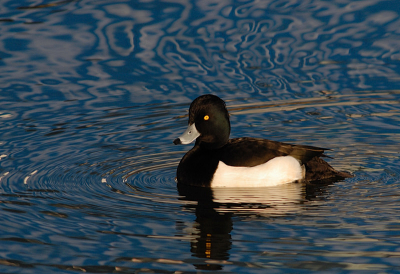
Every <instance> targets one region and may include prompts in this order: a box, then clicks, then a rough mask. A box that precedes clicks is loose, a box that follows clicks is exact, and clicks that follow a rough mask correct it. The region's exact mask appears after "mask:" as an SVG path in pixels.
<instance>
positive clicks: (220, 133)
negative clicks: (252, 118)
mask: <svg viewBox="0 0 400 274" xmlns="http://www.w3.org/2000/svg"><path fill="white" fill-rule="evenodd" d="M230 132H231V125H230V122H229V114H228V110H227V109H226V107H225V102H224V101H223V100H222V99H221V98H219V97H218V96H215V95H212V94H207V95H202V96H200V97H198V98H196V99H195V100H194V101H193V102H192V104H191V105H190V108H189V126H188V128H187V129H186V131H185V132H184V133H183V134H182V136H180V137H179V138H177V139H175V141H174V144H176V145H177V144H189V143H191V142H192V141H194V140H195V139H196V145H200V146H202V147H205V148H209V149H216V148H220V147H222V146H223V145H225V144H226V142H228V140H229V134H230Z"/></svg>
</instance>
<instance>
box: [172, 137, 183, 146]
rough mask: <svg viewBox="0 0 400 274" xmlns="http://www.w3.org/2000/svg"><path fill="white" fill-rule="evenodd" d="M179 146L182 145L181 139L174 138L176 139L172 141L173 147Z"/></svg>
mask: <svg viewBox="0 0 400 274" xmlns="http://www.w3.org/2000/svg"><path fill="white" fill-rule="evenodd" d="M180 144H182V142H181V139H179V138H176V139H175V140H174V145H180Z"/></svg>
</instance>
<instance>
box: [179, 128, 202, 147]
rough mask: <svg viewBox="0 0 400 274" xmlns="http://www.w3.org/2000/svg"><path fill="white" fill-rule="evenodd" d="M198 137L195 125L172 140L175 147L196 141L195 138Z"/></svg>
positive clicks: (198, 133)
mask: <svg viewBox="0 0 400 274" xmlns="http://www.w3.org/2000/svg"><path fill="white" fill-rule="evenodd" d="M199 136H200V132H198V131H197V129H196V126H195V124H194V123H193V124H191V125H189V126H188V128H187V129H186V130H185V132H184V133H183V134H182V135H181V136H179V138H176V139H175V140H174V144H175V145H179V144H182V145H187V144H190V143H191V142H193V141H194V140H196V138H197V137H199Z"/></svg>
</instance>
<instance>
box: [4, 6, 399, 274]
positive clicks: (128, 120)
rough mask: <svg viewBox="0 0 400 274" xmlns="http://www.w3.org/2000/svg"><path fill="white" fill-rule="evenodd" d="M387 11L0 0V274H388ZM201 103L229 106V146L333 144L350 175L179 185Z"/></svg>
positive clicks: (390, 96)
mask: <svg viewBox="0 0 400 274" xmlns="http://www.w3.org/2000/svg"><path fill="white" fill-rule="evenodd" d="M399 12H400V4H398V2H397V1H376V0H369V1H346V0H344V1H317V0H309V1H298V0H293V1H281V0H275V1H260V2H257V1H240V2H232V1H186V2H182V1H181V2H180V1H175V2H172V1H170V2H168V1H151V0H150V1H114V2H109V1H92V0H83V1H42V0H39V1H11V0H10V1H3V2H2V3H0V125H1V137H0V188H1V189H0V209H1V211H0V214H1V215H0V216H1V219H2V220H3V221H2V222H1V224H0V231H1V232H0V241H1V245H0V246H1V247H0V254H1V255H0V272H7V273H37V272H46V273H49V272H57V273H60V272H61V273H69V272H74V273H75V272H82V271H87V272H106V273H108V272H112V271H117V272H122V273H124V272H129V273H130V272H132V271H136V270H137V271H142V270H144V269H150V270H153V271H155V272H164V271H165V272H171V271H186V272H187V271H195V270H196V269H214V270H218V269H222V270H224V271H232V272H245V273H251V272H261V271H265V268H268V271H270V272H281V271H284V272H295V273H300V272H304V273H308V272H309V271H310V270H317V271H327V272H337V271H342V272H346V271H349V272H350V271H352V270H355V269H361V270H363V271H367V270H370V271H372V272H374V271H378V270H381V271H390V270H391V269H394V268H396V267H399V266H400V265H399V263H398V257H399V256H400V255H399V253H398V246H399V241H398V231H399V230H398V219H399V214H397V212H398V209H399V208H398V204H399V203H398V202H399V199H398V197H399V194H400V193H399V178H400V176H399V174H400V170H399V169H398V167H397V165H398V158H399V154H398V144H399V141H400V138H399V132H400V126H399V124H400V123H399V120H400V119H399V118H400V107H399V101H400V92H399V79H400V75H399V73H400V68H399V64H400V61H399V60H400V50H399V49H400V44H399V41H400V39H399V38H400V37H399V35H400V34H399V31H398V26H399V25H400V22H399V20H400V19H399V18H400V17H399ZM205 93H214V94H217V95H219V96H220V97H222V98H223V99H225V100H226V101H227V105H228V108H229V109H230V112H231V114H232V116H231V120H232V135H233V137H239V136H253V137H263V138H269V139H274V140H281V141H288V142H293V143H300V144H308V145H315V146H321V147H330V148H332V149H334V150H333V151H330V152H329V156H332V157H334V158H335V159H331V161H330V162H331V163H332V165H334V166H335V167H337V168H338V169H343V170H349V171H352V172H353V173H354V174H355V175H356V176H355V178H353V179H348V180H346V181H343V182H336V183H335V184H328V185H321V186H292V187H293V188H289V189H278V190H276V189H275V190H273V189H269V190H268V191H267V190H266V191H255V192H254V191H251V190H243V191H237V190H235V191H222V192H221V191H211V190H208V189H202V190H196V191H194V190H189V191H187V190H182V189H179V190H178V189H177V186H176V184H175V180H174V177H175V169H176V166H177V163H178V162H179V160H180V158H181V157H182V156H183V154H184V153H185V151H186V150H188V149H189V147H174V146H173V145H172V140H173V139H174V138H176V136H178V135H179V134H180V132H181V131H182V130H183V128H184V127H185V125H186V123H187V122H186V119H187V117H186V116H185V115H186V114H187V109H188V105H189V104H190V102H191V100H193V99H194V98H195V97H197V96H198V95H200V94H205ZM199 193H200V194H201V195H200V196H199V195H198V194H199ZM196 194H197V195H196ZM249 197H250V198H251V199H250V200H251V201H247V200H246V199H248V198H249Z"/></svg>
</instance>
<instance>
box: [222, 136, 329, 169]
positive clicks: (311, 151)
mask: <svg viewBox="0 0 400 274" xmlns="http://www.w3.org/2000/svg"><path fill="white" fill-rule="evenodd" d="M325 150H329V149H325V148H319V147H313V146H302V145H292V144H287V143H281V142H276V141H271V140H266V139H258V138H246V137H245V138H236V139H230V140H229V141H228V143H227V144H226V145H225V146H223V147H222V148H220V150H219V155H220V160H221V161H223V162H224V163H225V164H227V165H231V166H256V165H259V164H262V163H265V162H267V161H269V160H271V159H272V158H274V157H277V156H287V155H290V156H293V157H294V158H296V159H298V160H300V161H301V163H303V164H306V163H307V162H308V161H310V160H311V159H312V158H314V157H321V156H325V155H324V151H325Z"/></svg>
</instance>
